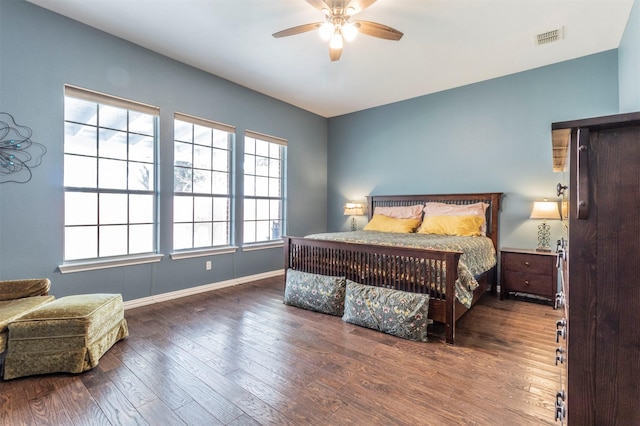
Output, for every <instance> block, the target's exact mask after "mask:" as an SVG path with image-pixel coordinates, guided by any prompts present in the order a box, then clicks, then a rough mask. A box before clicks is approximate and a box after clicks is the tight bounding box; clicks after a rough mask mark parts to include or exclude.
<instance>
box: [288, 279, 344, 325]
mask: <svg viewBox="0 0 640 426" xmlns="http://www.w3.org/2000/svg"><path fill="white" fill-rule="evenodd" d="M345 286H346V279H345V277H329V276H326V275H318V274H311V273H308V272H300V271H295V270H293V269H289V270H287V282H286V285H285V290H284V303H285V304H287V305H291V306H297V307H298V308H303V309H309V310H311V311H317V312H322V313H325V314H330V315H337V316H342V314H343V312H344V292H345Z"/></svg>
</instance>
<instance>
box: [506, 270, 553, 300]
mask: <svg viewBox="0 0 640 426" xmlns="http://www.w3.org/2000/svg"><path fill="white" fill-rule="evenodd" d="M502 283H503V284H504V287H505V289H508V290H509V291H513V292H519V293H529V294H535V295H538V296H544V297H549V295H550V294H551V293H552V292H553V289H552V288H551V277H549V276H548V275H539V274H538V275H536V274H529V273H526V272H515V271H505V273H504V277H502Z"/></svg>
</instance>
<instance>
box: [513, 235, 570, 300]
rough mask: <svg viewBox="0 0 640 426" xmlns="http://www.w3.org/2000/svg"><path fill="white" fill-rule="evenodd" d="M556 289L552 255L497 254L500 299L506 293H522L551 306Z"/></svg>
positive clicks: (515, 251)
mask: <svg viewBox="0 0 640 426" xmlns="http://www.w3.org/2000/svg"><path fill="white" fill-rule="evenodd" d="M557 286H558V271H557V270H556V255H555V253H550V252H538V251H535V250H527V249H506V248H505V249H502V250H501V251H500V298H501V299H503V298H504V297H505V296H507V295H508V294H509V293H526V294H532V295H536V296H542V297H544V298H546V299H548V300H549V301H550V302H552V303H553V299H554V297H555V294H556V292H557V291H558V289H557Z"/></svg>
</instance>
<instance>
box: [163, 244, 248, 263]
mask: <svg viewBox="0 0 640 426" xmlns="http://www.w3.org/2000/svg"><path fill="white" fill-rule="evenodd" d="M236 251H238V247H235V246H224V247H218V248H210V249H204V250H188V251H179V252H173V253H171V254H170V256H171V260H180V259H191V258H193V257H204V256H216V255H218V254H230V253H235V252H236Z"/></svg>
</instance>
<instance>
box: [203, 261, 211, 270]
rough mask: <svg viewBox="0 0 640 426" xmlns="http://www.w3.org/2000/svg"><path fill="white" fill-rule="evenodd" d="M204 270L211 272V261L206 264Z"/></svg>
mask: <svg viewBox="0 0 640 426" xmlns="http://www.w3.org/2000/svg"><path fill="white" fill-rule="evenodd" d="M204 269H206V270H207V271H210V270H211V261H210V260H207V263H205V264H204Z"/></svg>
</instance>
